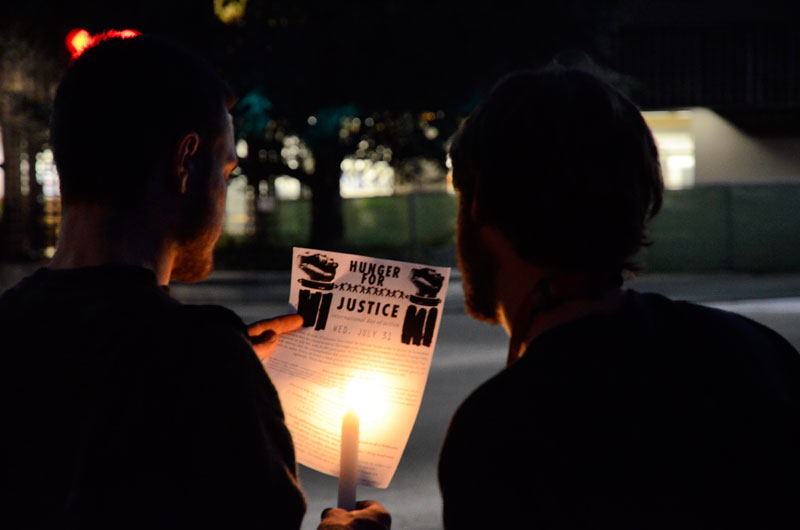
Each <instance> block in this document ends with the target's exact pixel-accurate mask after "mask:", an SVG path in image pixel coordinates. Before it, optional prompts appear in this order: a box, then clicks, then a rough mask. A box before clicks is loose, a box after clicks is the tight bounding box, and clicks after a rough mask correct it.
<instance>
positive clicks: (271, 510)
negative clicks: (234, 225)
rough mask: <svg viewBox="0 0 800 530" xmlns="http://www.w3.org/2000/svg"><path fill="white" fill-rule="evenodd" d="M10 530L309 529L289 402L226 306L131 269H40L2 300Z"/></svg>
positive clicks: (3, 495) (0, 520)
mask: <svg viewBox="0 0 800 530" xmlns="http://www.w3.org/2000/svg"><path fill="white" fill-rule="evenodd" d="M0 340H2V344H3V346H2V349H1V350H0V359H1V361H0V362H2V369H1V370H2V372H1V373H2V375H0V382H1V383H2V385H1V387H0V392H2V394H1V395H2V405H1V407H2V408H1V409H0V410H2V424H3V426H2V432H3V434H2V441H1V442H0V448H2V468H3V469H2V491H0V506H2V509H0V526H4V527H5V526H6V523H8V522H9V520H13V521H14V524H12V525H11V526H8V527H9V528H12V527H13V528H101V527H102V528H192V527H194V528H206V527H214V526H218V527H219V528H280V529H284V528H298V527H299V525H300V521H301V519H302V517H303V514H304V512H305V501H304V499H303V496H302V493H301V490H300V488H299V486H298V484H297V478H296V464H295V459H294V449H293V447H292V442H291V437H290V436H289V433H288V431H287V429H286V426H285V425H284V422H283V413H282V411H281V407H280V403H279V400H278V396H277V394H276V392H275V389H274V387H273V386H272V383H271V382H270V381H269V378H268V377H267V375H266V373H265V372H264V370H263V368H262V367H261V366H260V363H259V361H258V359H257V357H256V356H255V354H254V352H253V350H252V348H251V346H250V345H249V343H248V342H247V339H246V328H245V326H244V324H243V323H242V321H241V320H240V319H239V318H238V317H237V316H236V315H235V314H233V313H232V312H230V311H228V310H226V309H224V308H222V307H218V306H192V305H184V304H181V303H179V302H177V301H176V300H174V299H173V298H171V297H170V296H169V294H168V293H167V291H166V290H165V289H163V288H160V287H159V286H158V285H157V283H156V278H155V275H154V274H153V273H152V272H150V271H148V270H146V269H141V268H137V267H131V266H116V265H114V266H111V265H109V266H101V267H91V268H85V269H72V270H49V269H47V268H45V269H40V270H39V271H38V272H36V273H35V274H34V275H33V276H31V277H29V278H27V279H25V280H23V281H22V282H21V283H20V284H19V285H17V286H16V287H14V288H12V289H10V290H9V291H7V292H6V293H4V294H3V296H2V297H0Z"/></svg>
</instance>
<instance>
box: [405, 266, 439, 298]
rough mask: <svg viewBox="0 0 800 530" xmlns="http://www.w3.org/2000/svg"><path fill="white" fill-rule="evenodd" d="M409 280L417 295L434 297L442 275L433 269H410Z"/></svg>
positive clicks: (437, 292)
mask: <svg viewBox="0 0 800 530" xmlns="http://www.w3.org/2000/svg"><path fill="white" fill-rule="evenodd" d="M411 281H412V282H413V284H414V286H415V287H416V288H417V296H424V297H425V298H435V297H436V295H437V294H439V291H440V290H441V288H442V283H443V282H444V276H442V275H441V274H439V273H438V272H436V271H435V270H434V269H430V268H427V267H426V268H424V269H411Z"/></svg>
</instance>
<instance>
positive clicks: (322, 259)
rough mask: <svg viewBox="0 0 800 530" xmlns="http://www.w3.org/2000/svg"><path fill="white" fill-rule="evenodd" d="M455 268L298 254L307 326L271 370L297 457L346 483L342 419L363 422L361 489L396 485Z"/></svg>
mask: <svg viewBox="0 0 800 530" xmlns="http://www.w3.org/2000/svg"><path fill="white" fill-rule="evenodd" d="M449 275H450V269H449V268H445V267H428V266H425V265H416V264H413V263H404V262H399V261H391V260H379V259H375V258H368V257H364V256H356V255H352V254H341V253H336V252H324V251H318V250H311V249H303V248H295V249H294V256H293V266H292V282H291V291H290V295H289V304H290V306H291V307H292V309H293V310H294V311H296V312H297V313H298V314H300V315H301V316H303V319H304V327H303V328H302V329H301V330H299V331H297V332H295V333H291V334H288V335H284V336H282V337H281V339H280V342H279V344H278V347H277V349H276V350H275V352H274V353H273V354H272V356H271V357H270V358H269V359H268V360H267V361H265V363H264V366H265V368H266V370H267V372H268V373H269V375H270V378H271V379H272V381H273V383H274V384H275V387H276V388H277V389H278V393H279V395H280V399H281V404H282V406H283V409H284V413H285V415H286V424H287V426H288V427H289V430H290V431H291V433H292V438H293V439H294V444H295V451H296V454H297V459H298V461H299V462H300V463H301V464H304V465H306V466H308V467H311V468H313V469H316V470H318V471H321V472H323V473H328V474H330V475H334V476H338V474H339V456H340V455H339V452H340V442H341V428H342V417H343V415H344V414H345V412H346V411H347V410H351V409H352V410H355V411H356V412H357V413H358V416H359V419H360V437H359V453H358V476H359V483H361V484H365V485H369V486H375V487H382V488H383V487H386V486H388V485H389V482H390V481H391V478H392V476H393V475H394V472H395V469H396V468H397V465H398V463H399V462H400V457H401V456H402V454H403V450H404V449H405V445H406V442H407V441H408V437H409V435H410V434H411V428H412V427H413V425H414V421H415V420H416V417H417V412H418V411H419V405H420V403H421V401H422V394H423V392H424V390H425V383H426V381H427V377H428V370H429V369H430V364H431V360H432V358H433V350H434V347H435V345H436V337H437V334H438V330H439V325H440V323H441V318H442V310H443V308H444V296H445V293H446V292H447V284H448V279H449Z"/></svg>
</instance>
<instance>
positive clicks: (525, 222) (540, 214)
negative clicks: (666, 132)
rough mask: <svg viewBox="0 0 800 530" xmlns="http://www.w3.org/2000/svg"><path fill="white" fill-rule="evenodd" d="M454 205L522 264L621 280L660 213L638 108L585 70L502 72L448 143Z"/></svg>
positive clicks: (653, 163) (652, 151) (652, 157)
mask: <svg viewBox="0 0 800 530" xmlns="http://www.w3.org/2000/svg"><path fill="white" fill-rule="evenodd" d="M450 157H451V160H452V164H453V178H454V184H455V186H456V188H457V189H458V190H459V192H460V193H461V197H460V200H461V207H462V208H467V212H469V208H470V207H471V205H472V203H473V200H474V201H475V203H476V207H477V212H478V217H479V220H480V221H482V222H485V223H489V224H491V225H493V226H495V227H497V228H498V229H500V231H501V232H502V233H503V234H504V235H505V236H506V237H507V238H508V239H509V241H510V243H511V245H512V246H513V248H514V250H515V252H517V254H518V255H519V256H520V257H521V258H523V259H524V260H526V261H528V262H529V263H532V264H536V265H540V266H546V267H554V268H558V269H562V270H569V271H578V272H584V273H590V274H592V275H596V276H598V280H601V281H608V280H612V281H619V278H621V274H622V272H623V271H624V270H626V269H627V270H636V265H635V264H634V263H633V261H632V257H633V256H634V254H636V252H637V251H638V250H639V249H640V248H641V247H642V245H644V244H647V238H646V234H645V225H646V223H647V221H649V220H650V219H651V218H652V217H653V216H654V215H655V214H656V213H657V212H658V210H659V209H660V207H661V200H662V193H663V182H662V178H661V168H660V165H659V162H658V151H657V149H656V145H655V142H654V141H653V136H652V134H651V132H650V130H649V129H648V127H647V125H646V123H645V122H644V119H643V118H642V115H641V113H640V112H639V111H638V109H637V108H636V107H635V106H634V105H633V103H631V101H629V100H628V99H627V98H626V97H625V96H623V95H622V94H621V93H619V92H618V91H617V90H615V89H614V88H612V87H611V86H609V85H608V84H606V83H604V82H603V81H601V80H599V79H598V78H596V77H595V76H593V75H591V74H588V73H586V72H583V71H578V70H574V69H569V68H563V67H552V68H548V69H544V70H538V71H521V72H515V73H513V74H510V75H509V76H507V77H505V78H503V79H502V80H501V81H500V82H499V83H498V84H497V85H495V87H494V88H493V89H492V91H491V93H490V94H489V96H488V97H487V98H486V99H485V100H484V101H483V102H482V103H481V104H480V105H479V106H478V107H477V108H476V109H475V110H474V111H473V112H472V114H471V115H470V116H469V117H468V118H467V120H466V122H465V123H464V124H463V125H462V127H461V129H460V130H459V131H458V133H456V136H455V137H454V138H453V142H452V145H451V148H450Z"/></svg>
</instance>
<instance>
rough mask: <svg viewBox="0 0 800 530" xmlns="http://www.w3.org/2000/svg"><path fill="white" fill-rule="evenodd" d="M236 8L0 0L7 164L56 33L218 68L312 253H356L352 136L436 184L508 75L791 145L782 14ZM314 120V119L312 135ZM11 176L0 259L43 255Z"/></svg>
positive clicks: (798, 102) (793, 70)
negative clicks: (159, 47)
mask: <svg viewBox="0 0 800 530" xmlns="http://www.w3.org/2000/svg"><path fill="white" fill-rule="evenodd" d="M236 3H237V2H235V1H234V2H231V1H227V2H226V1H218V2H215V1H214V0H202V1H200V0H193V1H189V0H123V1H116V2H107V1H105V2H104V1H91V0H89V1H86V0H84V1H80V2H57V1H46V0H27V1H13V0H4V1H3V3H2V5H0V90H1V92H0V127H2V130H3V133H4V134H3V142H4V148H5V149H4V150H5V153H6V160H9V159H10V158H14V157H15V156H17V154H18V152H19V151H21V152H23V153H24V151H25V150H27V151H29V152H30V153H34V152H36V150H38V149H39V148H41V147H42V146H44V145H45V144H46V142H47V120H48V116H49V110H50V108H49V106H50V100H51V98H52V94H53V90H54V87H55V86H56V84H57V82H58V79H59V78H60V75H61V74H62V73H63V71H64V69H65V68H66V66H67V64H68V61H69V54H68V53H67V51H66V47H65V44H64V38H65V36H66V35H67V33H68V32H69V31H70V30H71V29H73V28H78V27H80V28H85V29H87V30H89V31H90V32H91V33H98V32H101V31H103V30H106V29H110V28H115V29H124V28H135V29H137V30H139V31H142V32H145V33H153V34H158V35H165V36H168V37H170V38H172V39H174V40H177V41H179V42H181V43H183V44H185V45H186V46H188V47H189V48H191V49H193V50H195V51H196V52H198V53H199V54H201V55H202V56H204V57H206V58H207V59H208V60H209V61H211V62H212V64H214V66H215V67H216V68H217V69H218V70H219V71H220V72H221V74H222V75H223V76H224V77H225V78H226V79H227V80H228V81H229V82H230V83H231V85H232V86H233V87H234V89H235V91H236V93H237V94H238V96H239V97H240V103H239V104H238V105H237V107H235V108H234V110H233V113H234V116H235V118H236V123H237V126H238V129H237V130H238V132H237V134H238V135H239V136H240V137H244V138H246V139H247V141H248V143H249V145H250V147H251V149H250V151H251V155H250V156H249V157H248V158H247V159H243V160H242V164H241V165H242V169H243V171H244V173H245V174H246V175H247V176H248V179H249V180H250V181H251V183H252V184H253V185H254V186H255V187H256V188H257V186H258V184H259V182H261V181H266V182H271V180H270V179H272V178H274V176H275V175H278V174H289V175H292V176H295V177H297V178H299V179H300V180H301V181H302V182H303V183H304V184H305V185H306V186H307V190H308V194H309V196H310V210H309V214H308V215H310V217H311V227H310V234H309V236H308V239H307V240H306V241H301V242H300V243H301V244H307V245H309V246H312V247H318V248H329V249H339V250H352V249H351V248H348V243H347V238H346V237H345V234H344V222H343V213H342V200H341V197H339V192H338V186H339V174H340V163H341V161H342V159H343V158H344V157H345V156H347V155H349V154H352V153H353V152H354V151H355V150H356V149H357V145H358V143H359V142H360V141H362V140H365V139H366V140H368V141H369V145H370V149H372V148H373V147H374V146H376V145H385V146H389V147H391V149H392V159H391V163H392V165H393V167H394V168H395V169H396V171H397V175H398V177H397V178H399V179H400V180H403V179H405V180H408V181H411V182H412V183H413V181H414V179H415V178H417V177H416V172H415V167H416V166H414V164H413V162H414V161H415V160H417V159H418V158H419V157H426V158H428V159H431V160H434V161H436V163H437V164H440V165H441V166H442V172H443V173H444V172H445V171H446V170H444V163H445V153H446V144H447V140H448V138H449V137H450V136H451V135H452V133H453V132H454V131H455V129H456V127H457V126H458V123H459V122H460V120H461V119H463V117H464V116H466V114H468V112H469V111H470V110H471V109H472V108H473V107H474V106H475V104H476V103H477V102H478V101H479V100H480V98H481V97H483V96H484V95H485V94H486V92H487V90H489V88H490V87H491V86H492V84H493V83H494V82H496V80H497V79H498V78H499V77H501V76H502V75H504V74H505V73H508V72H510V71H513V70H515V69H518V68H532V67H538V66H542V65H545V64H547V63H549V62H552V61H556V62H559V63H562V64H566V65H575V66H579V67H582V68H586V69H589V70H592V71H594V72H595V73H597V74H598V75H600V76H602V77H604V78H605V79H607V80H608V81H609V82H611V83H612V84H614V85H615V86H617V87H618V88H619V89H620V90H622V91H623V92H625V93H626V94H628V95H629V96H630V97H631V98H632V99H633V100H634V101H635V102H636V103H637V104H638V105H639V106H640V107H641V108H643V109H656V108H657V109H670V108H683V107H689V106H706V107H709V108H712V109H714V110H715V111H717V112H718V113H720V114H721V115H723V116H724V117H726V118H727V119H728V120H730V121H731V122H733V123H735V124H736V125H737V126H739V127H741V128H742V129H743V130H745V131H747V132H748V133H751V134H757V135H775V134H782V135H787V134H788V135H795V134H798V133H800V112H798V109H800V90H798V89H800V61H798V59H800V37H798V36H797V35H796V23H795V17H794V16H793V11H792V9H791V7H790V6H791V3H790V2H778V1H774V0H762V1H758V2H756V1H752V2H730V1H728V2H725V1H711V0H706V1H689V0H686V1H657V0H654V1H633V0H595V1H581V0H564V1H558V2H556V1H551V2H543V1H542V2H536V1H530V2H509V1H492V2H475V3H473V2H441V1H423V0H406V1H386V2H379V1H349V2H325V1H309V0H292V1H284V0H249V1H248V2H246V8H245V10H244V12H243V15H242V16H241V17H239V18H236V19H234V20H229V21H228V23H223V22H222V21H221V20H220V18H219V17H218V16H217V15H216V14H215V4H219V6H225V5H228V7H229V8H230V7H231V6H232V5H234V4H236ZM219 6H217V7H219ZM309 116H315V117H316V118H317V120H318V121H317V123H316V124H315V125H314V126H311V125H309V123H308V117H309ZM346 117H350V118H352V117H359V118H360V119H361V120H365V119H366V118H372V119H373V122H374V123H375V125H374V126H371V127H367V126H365V125H362V126H361V127H353V126H351V127H350V129H348V130H347V131H346V133H347V134H344V135H343V134H340V133H341V132H342V126H341V123H342V119H343V118H346ZM429 127H435V128H436V130H437V131H438V134H437V135H436V137H435V138H433V139H431V138H428V137H426V136H425V134H424V133H425V131H426V129H427V128H429ZM286 134H295V135H298V136H299V137H300V138H301V139H302V140H303V142H305V144H307V146H308V148H309V149H310V150H311V152H312V153H313V159H314V169H313V170H308V169H307V168H306V169H303V168H302V167H301V168H288V167H286V165H285V160H282V159H281V157H279V156H277V155H276V153H277V152H279V150H280V138H281V137H282V136H283V135H286ZM259 151H262V152H263V154H265V156H257V155H255V154H254V153H258V152H259ZM370 154H374V153H367V154H365V155H364V156H369V155H370ZM112 170H113V168H112ZM5 171H6V199H5V201H4V204H3V210H2V221H0V259H3V260H6V261H8V260H15V261H31V260H33V261H36V260H40V259H42V248H43V247H44V246H46V245H47V244H50V243H52V239H53V238H54V234H52V233H50V234H48V233H43V229H42V226H41V216H42V212H41V211H40V210H41V206H40V202H37V200H36V198H37V190H36V189H35V188H36V183H35V182H32V183H31V186H32V187H33V192H32V194H31V195H29V196H28V198H26V197H23V196H22V195H21V194H20V193H19V190H17V189H16V186H17V184H16V182H18V180H19V179H18V176H17V174H16V173H15V172H16V171H17V169H15V168H14V167H13V164H9V163H8V162H6V163H5ZM257 215H258V214H257ZM266 221H269V220H266ZM268 225H269V223H268V222H265V219H260V220H259V221H258V222H257V223H256V226H257V227H264V226H268ZM389 230H391V228H389ZM225 243H226V242H223V247H225ZM228 243H229V245H228V247H230V248H229V249H228V250H225V248H223V262H225V260H227V262H228V263H230V264H231V265H233V266H236V265H241V264H242V263H243V262H244V263H250V264H252V263H258V264H260V265H262V266H270V265H271V264H272V262H273V261H274V260H276V259H278V260H280V259H282V257H283V256H285V249H283V250H282V251H281V252H277V253H274V252H270V248H269V247H270V245H271V243H270V242H269V238H268V237H267V235H266V234H265V233H263V230H261V229H260V228H259V229H258V230H257V231H256V233H255V234H253V236H252V237H251V238H249V239H248V240H246V241H238V242H235V241H233V242H228ZM237 245H238V246H237ZM383 250H384V254H386V253H387V252H388V251H387V249H383ZM237 253H238V255H240V256H241V255H247V256H248V257H247V259H244V260H243V259H237ZM389 253H391V252H389ZM400 257H407V253H406V254H403V253H400Z"/></svg>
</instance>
